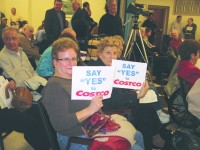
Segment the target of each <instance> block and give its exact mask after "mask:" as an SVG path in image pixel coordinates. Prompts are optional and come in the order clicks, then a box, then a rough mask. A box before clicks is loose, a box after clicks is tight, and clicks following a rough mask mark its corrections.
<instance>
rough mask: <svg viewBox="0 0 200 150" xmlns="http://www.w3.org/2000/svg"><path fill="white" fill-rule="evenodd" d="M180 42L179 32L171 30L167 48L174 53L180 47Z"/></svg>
mask: <svg viewBox="0 0 200 150" xmlns="http://www.w3.org/2000/svg"><path fill="white" fill-rule="evenodd" d="M181 43H182V40H181V39H180V37H179V32H178V30H177V29H173V30H172V32H171V40H170V42H169V47H171V48H172V49H173V50H174V52H175V53H177V51H178V47H179V46H180V45H181Z"/></svg>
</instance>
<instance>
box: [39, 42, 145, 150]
mask: <svg viewBox="0 0 200 150" xmlns="http://www.w3.org/2000/svg"><path fill="white" fill-rule="evenodd" d="M77 57H78V45H77V43H75V42H74V41H73V40H72V39H69V38H60V39H58V40H57V41H55V42H54V43H53V46H52V58H53V65H54V67H55V73H54V76H52V77H51V78H50V79H49V81H48V83H47V85H46V86H45V88H44V89H43V91H42V96H43V99H42V102H43V104H44V106H45V108H46V110H47V113H48V115H49V118H50V121H51V123H52V125H53V127H54V129H55V130H56V132H57V139H58V143H59V146H60V149H61V150H64V149H66V145H67V142H68V139H69V136H81V137H86V135H85V132H84V131H83V128H82V127H84V125H83V124H85V123H87V122H88V119H89V118H90V117H91V116H93V115H94V114H97V113H96V112H99V110H100V109H101V107H103V102H102V99H103V96H102V95H97V96H95V97H93V98H92V100H91V101H88V100H72V99H71V90H72V68H73V66H77V60H78V59H77ZM99 120H101V119H99ZM115 121H116V120H115ZM116 122H117V121H116ZM126 122H127V123H129V122H128V121H126ZM112 123H113V122H112ZM114 124H115V123H114ZM129 124H130V123H129ZM115 125H116V124H115ZM130 125H131V124H130ZM120 126H121V124H120ZM131 127H132V128H131V130H130V128H127V129H128V131H127V132H124V133H123V134H127V133H128V134H129V135H132V134H130V133H133V132H132V131H133V130H132V129H134V127H133V126H132V125H131ZM120 129H125V130H127V129H126V128H123V126H121V127H120V128H119V129H117V131H118V130H119V131H120ZM85 131H86V130H85ZM135 131H136V130H135V129H134V134H133V135H134V136H132V139H134V142H133V145H131V146H132V150H143V139H142V138H141V136H140V138H139V134H138V132H137V131H136V132H135ZM114 132H115V130H114ZM114 132H111V133H114ZM86 133H87V132H86ZM87 135H88V134H87ZM106 135H107V132H106V134H105V136H106ZM107 136H108V135H107ZM129 142H130V141H129ZM129 142H128V143H129ZM135 142H136V144H134V143H135ZM130 143H131V142H130ZM138 143H139V144H140V145H139V144H138ZM70 149H76V150H78V149H80V150H86V149H87V146H85V145H80V144H72V145H71V148H70Z"/></svg>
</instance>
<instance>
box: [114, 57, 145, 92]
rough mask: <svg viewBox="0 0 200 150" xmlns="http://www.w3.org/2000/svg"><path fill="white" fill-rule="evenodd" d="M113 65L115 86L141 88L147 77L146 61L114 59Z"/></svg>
mask: <svg viewBox="0 0 200 150" xmlns="http://www.w3.org/2000/svg"><path fill="white" fill-rule="evenodd" d="M112 66H113V67H115V76H114V84H113V87H117V88H125V89H141V87H142V84H143V83H144V81H145V77H146V70H147V64H146V63H139V62H131V61H122V60H112Z"/></svg>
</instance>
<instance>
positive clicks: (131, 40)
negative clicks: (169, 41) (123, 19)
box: [124, 15, 148, 63]
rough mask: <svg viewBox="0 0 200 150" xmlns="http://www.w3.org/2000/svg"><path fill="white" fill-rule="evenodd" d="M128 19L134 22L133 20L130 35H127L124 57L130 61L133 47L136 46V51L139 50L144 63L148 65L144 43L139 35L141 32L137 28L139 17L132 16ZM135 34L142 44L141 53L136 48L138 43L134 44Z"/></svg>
mask: <svg viewBox="0 0 200 150" xmlns="http://www.w3.org/2000/svg"><path fill="white" fill-rule="evenodd" d="M130 19H134V20H133V26H132V29H131V33H130V35H129V38H128V42H127V45H126V49H125V51H124V57H125V58H127V59H129V60H130V57H131V54H132V53H133V51H134V50H133V47H134V45H135V44H136V46H137V48H138V50H139V52H140V54H141V56H142V58H143V60H144V62H145V63H148V58H147V54H146V50H145V47H144V42H143V39H142V35H141V32H140V29H139V27H138V24H139V23H138V19H139V16H138V15H134V16H132V18H130ZM125 24H126V23H125ZM137 33H138V35H139V38H140V41H141V44H142V49H143V53H142V51H141V49H140V47H139V46H138V43H137V42H136V37H137Z"/></svg>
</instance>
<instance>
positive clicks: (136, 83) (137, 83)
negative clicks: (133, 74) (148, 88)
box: [114, 79, 142, 86]
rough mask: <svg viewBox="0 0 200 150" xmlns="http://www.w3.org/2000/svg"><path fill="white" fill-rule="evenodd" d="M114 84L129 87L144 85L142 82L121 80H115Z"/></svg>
mask: <svg viewBox="0 0 200 150" xmlns="http://www.w3.org/2000/svg"><path fill="white" fill-rule="evenodd" d="M114 84H119V85H129V86H141V85H142V84H141V83H140V82H131V81H120V80H119V79H116V80H114Z"/></svg>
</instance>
